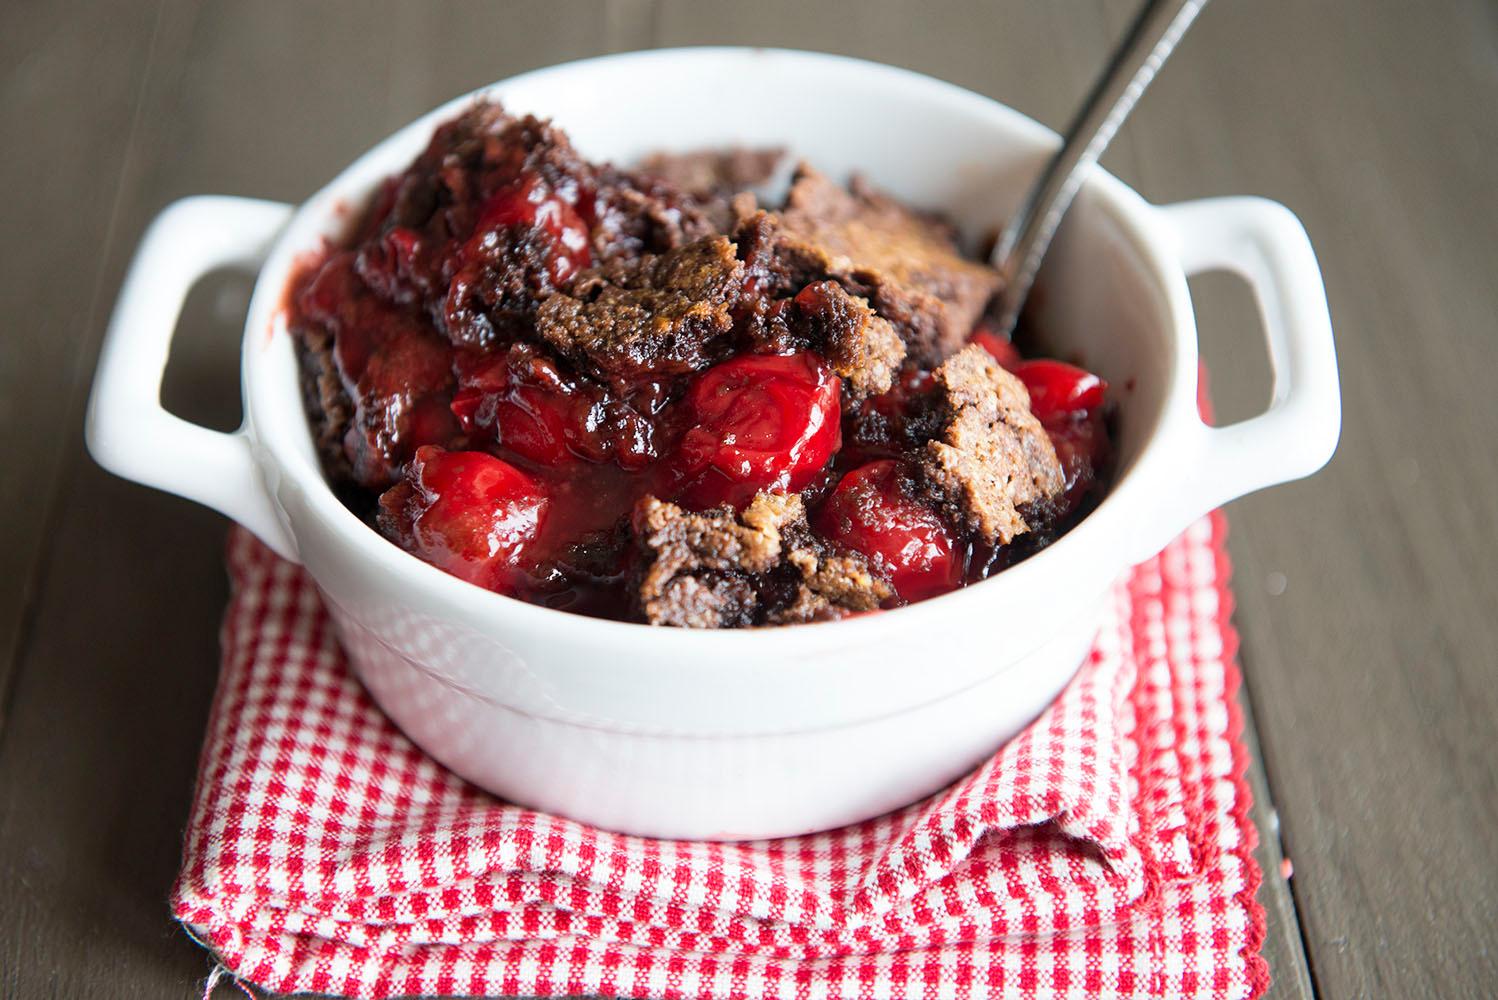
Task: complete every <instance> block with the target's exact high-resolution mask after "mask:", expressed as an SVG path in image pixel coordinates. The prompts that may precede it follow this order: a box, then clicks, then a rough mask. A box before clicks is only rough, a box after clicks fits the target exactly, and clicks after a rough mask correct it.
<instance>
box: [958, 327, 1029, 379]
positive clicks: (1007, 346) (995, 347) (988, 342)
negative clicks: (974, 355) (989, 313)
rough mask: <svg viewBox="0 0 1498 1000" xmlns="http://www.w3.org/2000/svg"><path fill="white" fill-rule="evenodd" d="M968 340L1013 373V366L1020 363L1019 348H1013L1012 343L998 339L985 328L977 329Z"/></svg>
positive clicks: (996, 335) (1001, 338) (998, 337)
mask: <svg viewBox="0 0 1498 1000" xmlns="http://www.w3.org/2000/svg"><path fill="white" fill-rule="evenodd" d="M968 339H969V340H971V341H972V342H973V343H975V344H977V345H978V346H979V347H981V348H983V349H984V350H985V351H987V352H988V353H989V354H992V355H993V359H994V360H995V361H997V362H998V363H999V365H1000V366H1001V367H1003V368H1007V369H1009V370H1010V371H1014V369H1015V366H1016V365H1018V364H1020V363H1021V358H1020V356H1019V348H1017V347H1015V346H1014V342H1013V341H1011V340H1006V339H1005V338H1003V337H1000V336H999V335H998V334H997V333H994V332H993V331H992V330H990V329H988V327H986V326H980V327H978V329H976V330H974V331H973V335H972V336H971V337H969V338H968Z"/></svg>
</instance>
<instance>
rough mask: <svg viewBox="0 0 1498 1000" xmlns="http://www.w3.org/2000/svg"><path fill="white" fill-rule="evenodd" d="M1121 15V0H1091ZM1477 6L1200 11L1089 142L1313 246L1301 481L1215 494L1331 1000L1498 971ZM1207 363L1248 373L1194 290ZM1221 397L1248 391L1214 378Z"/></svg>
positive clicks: (1486, 153)
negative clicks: (1317, 416) (1331, 381)
mask: <svg viewBox="0 0 1498 1000" xmlns="http://www.w3.org/2000/svg"><path fill="white" fill-rule="evenodd" d="M1108 6H1109V9H1110V14H1111V15H1112V16H1113V17H1114V19H1115V21H1121V20H1122V18H1123V17H1124V16H1125V15H1124V11H1126V10H1127V9H1128V8H1129V7H1130V6H1131V4H1130V3H1128V2H1126V0H1118V2H1116V3H1110V4H1109V5H1108ZM1495 106H1498V17H1495V10H1494V8H1493V7H1492V6H1491V5H1490V4H1485V3H1482V2H1448V3H1440V4H1401V3H1392V2H1384V3H1373V4H1356V5H1353V4H1330V3H1329V4H1302V3H1294V2H1290V0H1271V2H1266V3H1259V4H1216V5H1214V6H1213V7H1212V8H1210V9H1209V10H1208V11H1207V12H1206V14H1204V15H1203V17H1202V19H1201V23H1200V25H1199V26H1198V27H1197V28H1195V29H1193V36H1192V37H1191V39H1190V40H1189V41H1188V43H1187V45H1186V46H1185V48H1183V50H1182V51H1181V52H1180V53H1179V55H1178V56H1177V58H1176V60H1175V61H1173V62H1172V63H1171V65H1169V66H1168V67H1167V68H1166V70H1165V71H1164V72H1163V73H1162V74H1161V78H1160V80H1159V82H1158V83H1157V85H1156V87H1155V89H1154V90H1152V91H1151V92H1150V94H1149V95H1148V96H1147V97H1146V99H1145V101H1144V102H1143V103H1142V104H1141V106H1140V109H1139V111H1138V113H1137V116H1136V118H1135V120H1134V121H1132V122H1131V123H1130V125H1129V126H1127V129H1126V131H1127V132H1128V133H1129V140H1130V146H1129V147H1128V149H1127V150H1126V151H1125V150H1120V151H1119V152H1120V153H1123V154H1124V155H1122V156H1117V157H1114V158H1111V159H1110V162H1111V163H1112V165H1113V167H1114V168H1115V169H1116V170H1117V171H1118V172H1119V173H1121V174H1122V175H1123V176H1124V177H1125V179H1126V180H1129V181H1130V182H1131V183H1134V184H1135V185H1136V186H1138V187H1139V189H1140V190H1141V191H1142V192H1143V193H1144V194H1145V195H1146V196H1147V197H1150V198H1152V199H1155V200H1161V201H1168V200H1174V199H1179V198H1187V197H1197V196H1201V195H1206V194H1216V193H1224V192H1245V193H1261V194H1265V195H1268V196H1270V197H1273V198H1277V199H1279V200H1281V201H1284V202H1285V203H1286V204H1288V205H1290V207H1291V208H1293V209H1294V210H1295V211H1296V212H1297V213H1299V214H1300V216H1301V218H1302V219H1303V220H1304V221H1305V223H1306V226H1307V229H1308V230H1309V231H1310V233H1311V237H1312V239H1313V240H1314V241H1315V242H1316V244H1317V247H1318V250H1319V253H1320V257H1321V263H1322V267H1323V270H1324V272H1325V276H1326V282H1327V288H1328V292H1329V295H1330V298H1331V305H1332V316H1333V319H1334V321H1335V323H1336V325H1337V329H1338V350H1339V354H1340V361H1341V371H1342V377H1343V387H1344V396H1345V399H1344V405H1345V429H1344V433H1343V438H1342V443H1341V447H1340V450H1339V452H1338V454H1337V457H1336V458H1335V459H1334V460H1333V462H1332V464H1331V466H1330V467H1329V468H1328V469H1327V470H1326V471H1325V472H1324V473H1322V474H1321V475H1319V476H1318V477H1316V478H1314V479H1312V480H1309V481H1307V482H1305V483H1301V484H1296V485H1294V486H1290V487H1285V488H1282V489H1278V490H1274V491H1270V492H1268V493H1265V494H1263V495H1261V496H1257V497H1253V498H1250V499H1247V500H1244V501H1241V502H1239V503H1237V504H1234V505H1233V506H1232V507H1230V508H1229V511H1230V518H1231V520H1232V523H1233V540H1232V549H1233V555H1234V558H1235V561H1236V564H1237V567H1238V587H1237V595H1238V601H1239V615H1238V622H1239V626H1240V628H1241V629H1242V631H1243V639H1244V653H1245V660H1246V662H1247V663H1248V665H1249V678H1248V683H1249V691H1250V694H1251V697H1252V701H1253V705H1254V708H1255V711H1256V713H1257V717H1258V724H1259V735H1260V739H1261V741H1262V743H1263V747H1264V755H1265V759H1266V763H1267V767H1268V775H1269V779H1270V784H1271V786H1272V788H1273V790H1274V795H1275V799H1276V802H1277V804H1278V806H1279V810H1280V816H1281V820H1282V823H1283V828H1284V842H1285V846H1286V850H1287V852H1288V854H1289V856H1290V858H1291V860H1292V861H1293V862H1294V869H1295V874H1294V877H1293V879H1292V885H1293V886H1294V890H1295V901H1296V903H1297V904H1298V908H1299V913H1300V917H1301V920H1302V921H1303V925H1304V931H1305V937H1306V942H1307V946H1308V948H1309V951H1310V954H1311V961H1312V971H1313V973H1314V978H1315V982H1316V985H1317V987H1318V989H1319V990H1320V991H1321V992H1322V993H1323V994H1324V995H1326V996H1332V997H1342V996H1347V997H1353V996H1370V997H1372V996H1391V997H1394V996H1398V997H1414V996H1488V995H1491V992H1492V989H1493V984H1494V983H1495V982H1498V950H1495V949H1494V947H1493V943H1494V930H1493V928H1494V927H1495V925H1498V924H1495V917H1498V794H1495V793H1498V785H1495V778H1494V771H1493V766H1492V748H1493V747H1494V745H1495V737H1498V686H1495V683H1494V682H1495V680H1498V656H1495V654H1494V649H1495V643H1498V617H1495V615H1494V614H1493V609H1494V608H1495V607H1498V572H1495V569H1494V566H1495V560H1498V518H1495V517H1494V512H1495V509H1498V508H1495V504H1494V500H1493V497H1494V495H1495V492H1498V449H1495V448H1494V446H1493V441H1494V440H1495V435H1498V403H1495V400H1494V395H1493V393H1492V391H1491V373H1492V372H1493V371H1494V370H1495V367H1498V338H1495V337H1494V321H1493V317H1494V315H1495V313H1498V285H1495V283H1494V281H1493V279H1492V276H1491V270H1492V261H1493V260H1494V259H1495V257H1498V230H1495V228H1494V226H1493V225H1492V220H1493V219H1494V218H1495V217H1498V191H1495V188H1494V185H1493V183H1492V162H1493V160H1494V157H1495V156H1498V117H1495V116H1494V115H1493V113H1492V109H1493V108H1494V107H1495ZM1198 292H1199V299H1198V310H1199V313H1200V315H1201V316H1202V318H1203V319H1202V322H1203V328H1204V334H1205V336H1206V337H1207V339H1208V341H1209V349H1210V350H1211V351H1212V353H1213V354H1215V355H1216V358H1215V359H1216V360H1217V361H1218V365H1217V370H1218V371H1219V372H1220V373H1221V372H1234V373H1235V375H1236V373H1237V372H1240V371H1243V370H1245V368H1244V365H1245V364H1247V365H1248V368H1247V370H1250V371H1257V372H1262V370H1263V363H1262V361H1261V360H1259V352H1260V348H1259V347H1258V344H1257V334H1256V330H1255V326H1256V325H1255V323H1254V322H1253V320H1252V313H1251V311H1250V310H1249V309H1248V308H1247V306H1246V303H1245V300H1244V297H1243V294H1242V292H1241V290H1239V289H1234V288H1232V287H1231V285H1230V284H1229V283H1227V282H1223V281H1214V282H1209V283H1208V282H1204V283H1201V284H1200V285H1199V286H1198ZM1216 386H1217V390H1218V393H1217V394H1218V397H1219V398H1221V399H1224V401H1225V402H1226V403H1227V405H1228V408H1230V409H1234V410H1236V412H1238V413H1240V414H1241V413H1243V412H1248V411H1251V410H1252V409H1254V408H1256V407H1257V406H1260V405H1262V402H1263V398H1264V396H1263V383H1262V381H1261V380H1258V381H1256V380H1252V379H1250V380H1239V379H1238V378H1236V377H1231V378H1229V377H1222V378H1219V379H1217V380H1216Z"/></svg>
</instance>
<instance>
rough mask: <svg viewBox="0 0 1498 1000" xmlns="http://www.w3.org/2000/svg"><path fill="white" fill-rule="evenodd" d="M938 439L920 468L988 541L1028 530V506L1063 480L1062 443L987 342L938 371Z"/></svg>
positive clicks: (934, 490) (953, 514)
mask: <svg viewBox="0 0 1498 1000" xmlns="http://www.w3.org/2000/svg"><path fill="white" fill-rule="evenodd" d="M934 376H935V381H936V387H937V392H938V393H939V397H938V398H939V403H938V407H937V411H938V412H939V413H940V414H941V427H940V431H939V433H938V439H937V440H934V441H930V442H928V443H927V445H926V448H925V452H924V454H923V455H922V456H921V468H922V471H923V473H924V476H925V481H926V485H927V487H928V489H929V490H930V492H931V494H932V496H933V498H934V499H935V500H936V501H937V502H938V503H939V504H940V505H941V506H942V508H943V510H944V511H945V512H946V513H947V514H948V516H949V517H950V518H951V519H952V520H953V521H954V522H955V523H957V524H960V525H962V526H963V527H965V528H967V529H968V530H970V531H973V532H974V533H975V534H977V535H978V537H979V538H981V539H983V540H984V541H986V542H989V543H996V544H1001V545H1002V544H1007V543H1008V542H1010V541H1011V540H1012V539H1013V538H1014V537H1015V536H1017V535H1020V534H1023V533H1024V532H1026V531H1029V530H1030V529H1031V527H1032V525H1031V524H1029V523H1027V521H1026V518H1025V514H1024V508H1025V507H1026V506H1027V505H1034V504H1043V503H1045V502H1046V501H1050V500H1054V499H1055V498H1057V497H1058V496H1059V495H1060V494H1061V491H1062V490H1063V488H1064V487H1065V481H1064V479H1063V477H1062V473H1061V465H1060V463H1059V462H1058V461H1057V459H1056V449H1055V447H1054V446H1053V445H1052V444H1051V439H1050V437H1049V436H1048V435H1047V434H1046V431H1045V428H1043V427H1042V426H1041V425H1040V421H1038V420H1036V419H1035V417H1034V415H1033V414H1032V413H1031V412H1030V396H1029V393H1028V392H1026V390H1025V386H1024V383H1022V382H1021V381H1020V380H1019V379H1017V378H1015V377H1014V376H1013V375H1011V374H1010V373H1009V372H1007V371H1005V370H1004V369H1003V368H1000V367H999V366H998V364H996V363H995V362H994V360H993V358H992V357H990V356H989V354H988V352H986V351H984V350H983V349H982V348H981V347H978V346H976V345H975V346H971V347H967V348H964V349H963V350H961V351H959V352H958V353H956V354H954V355H953V356H952V357H950V358H948V359H947V361H946V362H945V363H944V364H942V365H941V367H939V368H937V369H936V371H935V373H934Z"/></svg>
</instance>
